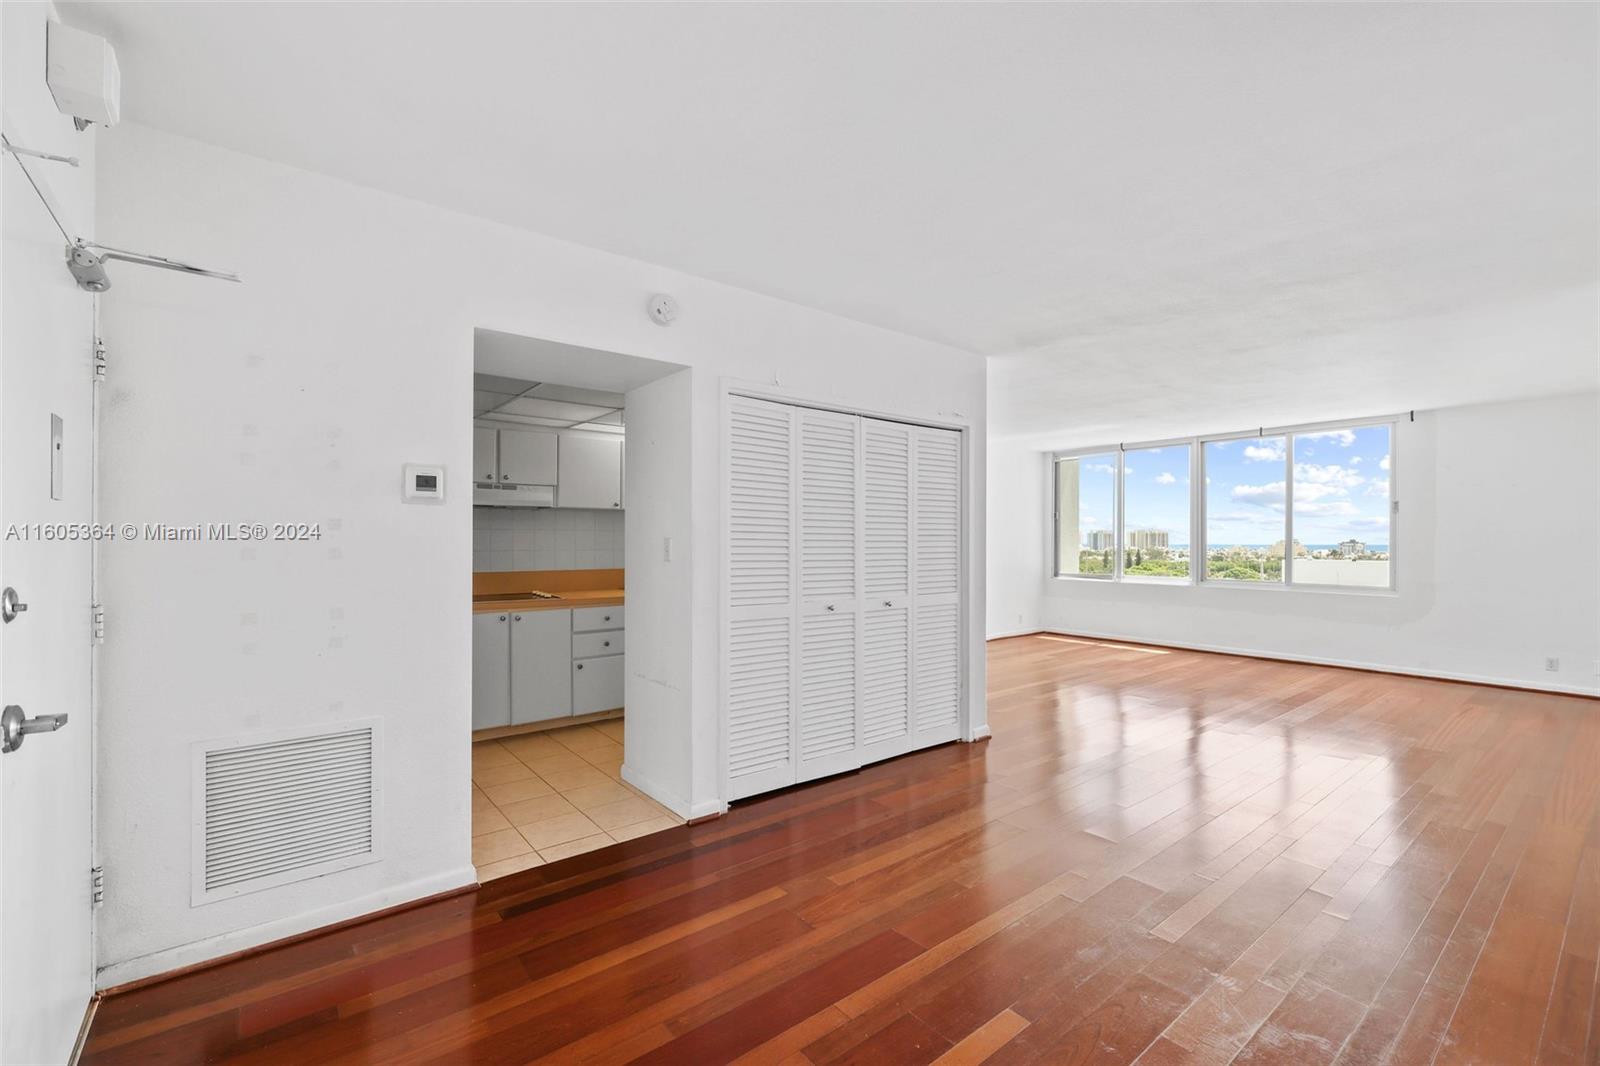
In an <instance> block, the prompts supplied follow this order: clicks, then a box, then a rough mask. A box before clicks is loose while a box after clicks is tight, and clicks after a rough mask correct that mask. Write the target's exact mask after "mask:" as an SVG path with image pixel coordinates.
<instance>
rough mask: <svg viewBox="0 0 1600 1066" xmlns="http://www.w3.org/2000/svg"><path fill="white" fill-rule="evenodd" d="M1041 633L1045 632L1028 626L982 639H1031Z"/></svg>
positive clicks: (1036, 627) (992, 634) (991, 634)
mask: <svg viewBox="0 0 1600 1066" xmlns="http://www.w3.org/2000/svg"><path fill="white" fill-rule="evenodd" d="M1043 632H1045V630H1043V629H1040V628H1039V627H1038V626H1028V627H1027V628H1025V629H1007V630H1005V631H1003V632H1000V633H990V634H989V635H988V636H987V637H984V638H983V639H984V640H985V641H990V640H1010V639H1011V638H1012V637H1031V636H1035V635H1037V634H1039V633H1043Z"/></svg>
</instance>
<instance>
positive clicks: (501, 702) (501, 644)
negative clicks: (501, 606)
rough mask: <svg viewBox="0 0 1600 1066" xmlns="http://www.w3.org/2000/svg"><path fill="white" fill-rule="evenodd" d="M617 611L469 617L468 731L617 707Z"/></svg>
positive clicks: (619, 688)
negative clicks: (470, 638) (470, 681)
mask: <svg viewBox="0 0 1600 1066" xmlns="http://www.w3.org/2000/svg"><path fill="white" fill-rule="evenodd" d="M622 636H623V629H622V608H621V607H579V608H575V609H570V610H568V609H557V610H543V611H520V612H519V611H505V612H487V613H483V614H474V615H473V616H472V728H473V729H495V728H498V727H500V726H508V725H527V724H529V723H532V722H547V721H550V720H552V719H556V718H570V717H572V716H573V715H575V714H594V713H596V712H598V711H612V710H616V709H617V708H619V707H621V706H622V703H623V688H624V678H625V676H626V675H625V673H624V671H623V663H624V656H623V644H622Z"/></svg>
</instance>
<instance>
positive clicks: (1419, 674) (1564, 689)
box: [1034, 628, 1600, 700]
mask: <svg viewBox="0 0 1600 1066" xmlns="http://www.w3.org/2000/svg"><path fill="white" fill-rule="evenodd" d="M1034 635H1035V636H1057V637H1075V638H1077V639H1079V640H1109V641H1114V642H1116V643H1118V644H1133V645H1137V646H1139V647H1143V648H1180V649H1182V650H1183V651H1198V652H1203V653H1205V654H1207V655H1237V656H1241V657H1243V658H1246V659H1265V660H1267V661H1269V662H1278V663H1304V664H1306V665H1308V666H1330V667H1333V668H1334V669H1337V670H1361V671H1364V672H1366V673H1369V674H1390V675H1393V676H1395V677H1415V678H1421V679H1422V680H1425V681H1448V682H1451V683H1454V684H1458V685H1481V686H1483V687H1485V688H1503V689H1511V690H1513V691H1516V692H1538V693H1542V694H1544V695H1548V696H1576V697H1577V698H1579V699H1586V700H1600V690H1596V689H1588V688H1580V687H1578V686H1576V685H1569V686H1562V685H1547V686H1543V687H1540V686H1535V685H1530V684H1528V683H1527V682H1525V681H1515V680H1510V679H1508V678H1503V677H1489V676H1479V675H1475V674H1457V673H1448V672H1445V671H1439V670H1415V669H1413V670H1402V669H1400V668H1399V667H1397V666H1385V665H1382V664H1380V663H1364V662H1356V661H1353V660H1349V659H1328V658H1323V657H1321V656H1313V655H1270V654H1268V653H1266V652H1263V651H1251V650H1248V649H1245V648H1230V647H1226V646H1223V645H1217V644H1195V643H1191V642H1188V641H1178V640H1169V641H1161V642H1157V641H1152V640H1140V639H1138V638H1136V637H1125V636H1121V635H1120V634H1116V633H1095V632H1087V631H1085V630H1082V629H1071V630H1069V629H1049V628H1047V629H1041V630H1039V631H1038V633H1037V634H1034Z"/></svg>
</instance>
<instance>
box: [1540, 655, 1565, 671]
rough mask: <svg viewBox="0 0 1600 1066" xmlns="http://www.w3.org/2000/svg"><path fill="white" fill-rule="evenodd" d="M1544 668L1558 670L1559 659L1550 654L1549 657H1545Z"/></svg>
mask: <svg viewBox="0 0 1600 1066" xmlns="http://www.w3.org/2000/svg"><path fill="white" fill-rule="evenodd" d="M1544 668H1545V669H1546V670H1550V671H1552V672H1554V671H1556V670H1559V669H1561V660H1560V659H1557V658H1556V657H1555V656H1554V655H1552V656H1550V657H1549V658H1547V659H1545V661H1544Z"/></svg>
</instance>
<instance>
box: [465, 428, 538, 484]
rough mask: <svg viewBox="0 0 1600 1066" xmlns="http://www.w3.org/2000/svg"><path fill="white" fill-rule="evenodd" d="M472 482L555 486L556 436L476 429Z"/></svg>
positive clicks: (474, 432)
mask: <svg viewBox="0 0 1600 1066" xmlns="http://www.w3.org/2000/svg"><path fill="white" fill-rule="evenodd" d="M472 480H473V482H474V483H476V484H479V485H554V484H555V483H556V435H555V434H554V433H553V432H551V431H549V430H538V429H489V428H486V427H484V426H473V427H472Z"/></svg>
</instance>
